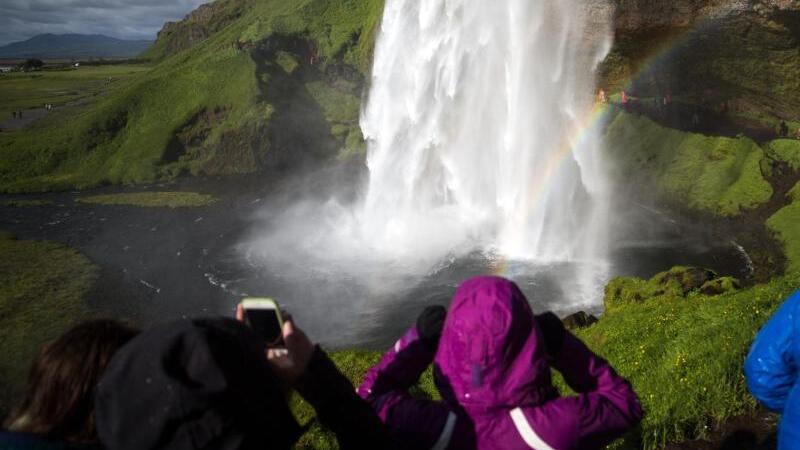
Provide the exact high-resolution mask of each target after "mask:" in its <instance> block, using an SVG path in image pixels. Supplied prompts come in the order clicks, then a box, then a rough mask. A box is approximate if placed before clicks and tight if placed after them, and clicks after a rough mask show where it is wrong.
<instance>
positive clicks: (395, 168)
mask: <svg viewBox="0 0 800 450" xmlns="http://www.w3.org/2000/svg"><path fill="white" fill-rule="evenodd" d="M587 3H591V2H581V1H578V0H537V1H531V0H504V1H494V2H487V1H484V0H388V1H387V2H386V10H385V13H384V17H383V23H382V27H381V31H380V36H379V38H378V42H377V47H376V52H375V63H374V68H373V76H372V86H371V91H370V93H369V100H368V104H367V106H366V108H365V111H364V113H363V115H362V120H361V126H362V130H363V132H364V135H365V136H366V138H367V140H368V142H369V150H368V161H367V162H368V166H369V172H370V178H369V185H368V189H367V194H366V199H365V203H364V205H363V211H362V216H361V222H362V225H363V227H364V228H365V230H366V234H369V235H371V236H373V237H374V240H375V242H377V244H376V245H377V246H378V247H380V248H381V249H382V250H383V251H387V252H396V253H397V254H403V253H404V252H406V251H407V250H408V249H414V250H416V248H417V247H419V246H420V244H419V243H423V244H422V245H423V246H424V245H425V243H430V242H432V241H434V240H439V241H441V240H444V242H446V243H447V245H445V247H449V248H455V247H458V246H462V245H468V246H469V245H478V246H482V247H483V248H487V249H491V250H494V251H496V252H497V253H498V254H499V255H502V256H503V257H507V258H512V259H522V260H534V261H537V262H556V261H560V262H564V261H592V260H602V259H603V258H604V249H605V242H606V235H607V228H606V220H605V218H606V217H607V214H608V205H609V201H608V197H609V183H608V181H607V180H606V177H605V173H604V170H603V168H602V162H603V160H602V155H601V152H602V148H601V145H600V142H599V138H598V134H597V132H598V130H597V129H595V128H593V127H592V126H591V125H593V122H591V121H590V120H589V119H590V116H588V114H589V111H591V108H592V104H593V92H594V78H595V73H594V71H595V68H596V67H597V65H598V63H599V62H600V61H602V59H603V58H604V57H605V55H606V53H607V52H608V50H609V47H610V37H609V36H610V28H609V25H608V24H609V21H608V14H607V12H606V10H604V9H603V8H601V7H598V8H595V9H591V7H588V6H587ZM438 246H441V243H438V244H437V247H438Z"/></svg>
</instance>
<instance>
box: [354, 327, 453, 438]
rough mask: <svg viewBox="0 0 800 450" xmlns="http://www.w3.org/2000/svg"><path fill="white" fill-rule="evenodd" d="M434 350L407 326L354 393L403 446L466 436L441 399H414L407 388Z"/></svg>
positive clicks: (418, 375) (415, 382) (425, 368)
mask: <svg viewBox="0 0 800 450" xmlns="http://www.w3.org/2000/svg"><path fill="white" fill-rule="evenodd" d="M434 355H435V351H434V350H433V349H431V348H429V346H428V345H426V344H425V343H424V342H422V341H421V340H420V339H419V337H418V335H417V330H416V328H413V327H412V328H411V329H410V330H409V331H408V332H407V333H406V334H405V335H403V337H401V338H400V340H398V341H397V343H396V344H395V345H394V347H393V348H391V349H390V350H389V351H388V352H387V353H386V354H385V355H384V356H383V358H382V359H381V361H380V362H379V363H378V364H377V365H376V366H375V367H373V368H372V369H370V370H369V371H368V372H367V375H366V377H365V379H364V382H363V383H362V384H361V386H359V388H358V394H359V395H360V396H361V397H362V398H363V399H364V400H366V401H367V402H369V403H370V404H371V405H372V406H373V408H375V410H376V412H377V413H378V416H379V417H380V418H381V420H383V422H384V423H385V424H386V426H387V428H388V429H389V433H390V435H391V436H392V438H393V439H394V441H395V442H397V443H398V445H399V446H401V447H403V448H425V449H427V448H437V449H445V448H447V446H448V445H449V443H450V440H451V438H452V437H453V436H454V435H455V436H458V435H462V434H463V435H466V434H467V433H468V430H466V429H465V430H462V428H463V427H464V426H465V425H466V424H465V421H464V420H458V419H457V415H456V413H455V412H454V411H451V410H450V409H449V408H448V406H447V405H445V404H444V403H442V402H438V401H432V400H427V399H421V398H415V397H413V396H412V395H411V394H410V393H409V389H410V388H411V387H412V386H414V385H415V384H417V382H418V381H419V378H420V376H422V374H423V373H424V372H425V370H427V368H428V367H429V366H430V364H431V363H432V362H433V358H434Z"/></svg>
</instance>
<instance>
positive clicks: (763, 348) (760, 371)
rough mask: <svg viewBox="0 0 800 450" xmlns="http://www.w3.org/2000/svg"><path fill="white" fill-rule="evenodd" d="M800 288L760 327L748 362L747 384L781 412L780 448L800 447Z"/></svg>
mask: <svg viewBox="0 0 800 450" xmlns="http://www.w3.org/2000/svg"><path fill="white" fill-rule="evenodd" d="M798 364H800V291H798V292H796V293H795V294H794V295H792V296H791V297H789V300H787V301H786V303H784V304H783V305H782V306H781V307H780V308H779V309H778V312H776V313H775V315H774V316H773V317H772V318H771V319H770V320H769V322H767V324H766V325H764V328H762V329H761V331H759V333H758V336H756V340H755V342H754V343H753V347H752V348H751V349H750V354H749V355H748V356H747V360H746V361H745V364H744V371H745V374H746V375H747V386H748V387H749V388H750V392H751V393H752V394H753V396H755V397H756V398H757V399H758V400H759V401H760V402H761V403H762V404H764V406H766V407H767V408H769V409H771V410H773V411H775V412H777V413H780V414H781V415H782V417H781V423H780V426H779V430H778V449H779V450H800V382H799V381H800V380H798Z"/></svg>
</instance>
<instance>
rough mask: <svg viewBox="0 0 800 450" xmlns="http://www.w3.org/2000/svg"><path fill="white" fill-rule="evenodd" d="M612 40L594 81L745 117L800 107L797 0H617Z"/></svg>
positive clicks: (778, 114) (789, 114)
mask: <svg viewBox="0 0 800 450" xmlns="http://www.w3.org/2000/svg"><path fill="white" fill-rule="evenodd" d="M615 4H616V12H615V45H614V48H613V49H612V51H611V53H610V55H609V57H608V58H607V60H606V61H605V62H604V64H603V66H602V68H601V79H600V84H601V85H602V86H603V87H604V88H605V89H606V90H611V91H617V90H621V89H626V90H627V91H628V93H629V94H633V95H634V96H640V97H655V96H659V95H664V93H666V92H671V93H672V95H673V96H674V97H682V98H685V99H687V100H688V101H689V102H690V103H695V104H698V105H703V106H705V107H710V106H714V107H716V106H718V105H721V104H725V105H726V108H728V107H730V109H731V110H732V112H734V113H736V114H741V115H743V116H745V115H748V116H766V117H775V118H784V119H793V118H794V117H796V116H797V115H798V114H800V82H798V80H797V76H796V74H797V73H798V71H800V44H798V36H800V2H798V1H791V0H727V1H723V0H708V1H689V0H678V1H672V2H665V1H658V0H615Z"/></svg>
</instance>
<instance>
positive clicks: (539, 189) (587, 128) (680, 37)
mask: <svg viewBox="0 0 800 450" xmlns="http://www.w3.org/2000/svg"><path fill="white" fill-rule="evenodd" d="M727 9H729V8H726V7H724V6H718V7H715V8H714V9H713V10H711V11H709V12H708V13H707V14H706V15H707V16H709V17H720V16H724V15H725V14H727V13H728V12H730V11H729V10H727ZM708 24H709V21H708V20H703V21H699V22H698V23H696V24H694V26H692V27H686V29H684V30H683V31H681V32H680V33H676V34H675V35H673V36H672V37H671V38H669V39H665V40H664V42H662V43H661V44H660V45H658V46H656V47H654V48H653V50H652V51H651V52H650V54H649V56H647V57H645V58H644V59H642V60H641V61H640V63H639V64H638V67H637V69H636V70H635V71H633V72H631V73H630V74H629V75H628V76H627V77H626V78H625V79H624V80H622V82H621V83H619V85H620V86H622V89H623V90H625V89H630V87H631V86H632V85H633V84H634V82H636V81H637V80H638V79H640V78H641V77H643V76H647V75H648V74H649V73H650V72H651V69H652V68H653V67H655V66H657V65H659V64H660V63H662V62H663V61H665V60H668V59H669V58H670V57H671V56H673V54H674V52H675V51H676V50H677V49H679V48H680V47H681V46H682V45H683V44H685V43H686V42H688V40H689V39H690V38H691V37H692V35H694V34H695V33H696V32H697V31H700V30H702V29H703V28H705V27H706V26H707V25H708ZM612 111H613V106H611V105H606V104H602V103H595V104H594V105H593V106H592V107H591V108H589V109H588V110H587V111H586V112H585V113H584V114H583V117H582V118H581V119H580V120H576V121H574V122H573V123H574V126H573V127H572V129H571V130H570V132H569V133H567V135H566V136H565V137H564V139H563V140H562V142H561V145H560V147H559V151H557V152H553V153H552V154H551V155H550V157H549V158H548V159H547V161H545V162H544V164H545V168H544V171H543V176H541V177H538V178H537V179H535V180H531V184H530V186H529V189H528V194H529V195H528V197H527V198H528V204H527V205H526V210H527V211H528V213H527V214H526V215H525V217H527V216H529V215H530V214H532V213H533V211H535V210H536V208H537V207H538V206H539V203H540V202H541V200H542V195H543V194H544V192H545V191H546V187H547V186H548V184H549V183H550V182H551V180H552V178H553V176H554V175H555V174H556V173H558V170H559V168H560V167H561V165H563V164H564V163H565V162H567V161H569V160H570V159H571V158H570V156H571V155H572V153H573V151H574V149H576V148H580V147H581V143H582V142H585V141H586V140H587V139H592V138H596V134H594V133H592V132H591V131H592V130H596V129H597V127H601V126H603V124H605V123H606V122H607V120H608V119H609V118H610V116H611V113H612ZM490 269H491V273H492V274H493V275H497V276H504V277H511V278H513V277H514V276H515V275H519V274H522V273H524V272H525V271H526V265H525V264H524V263H523V262H519V261H513V260H511V259H509V258H508V257H505V256H498V257H497V259H495V260H493V261H492V263H491V266H490Z"/></svg>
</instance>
